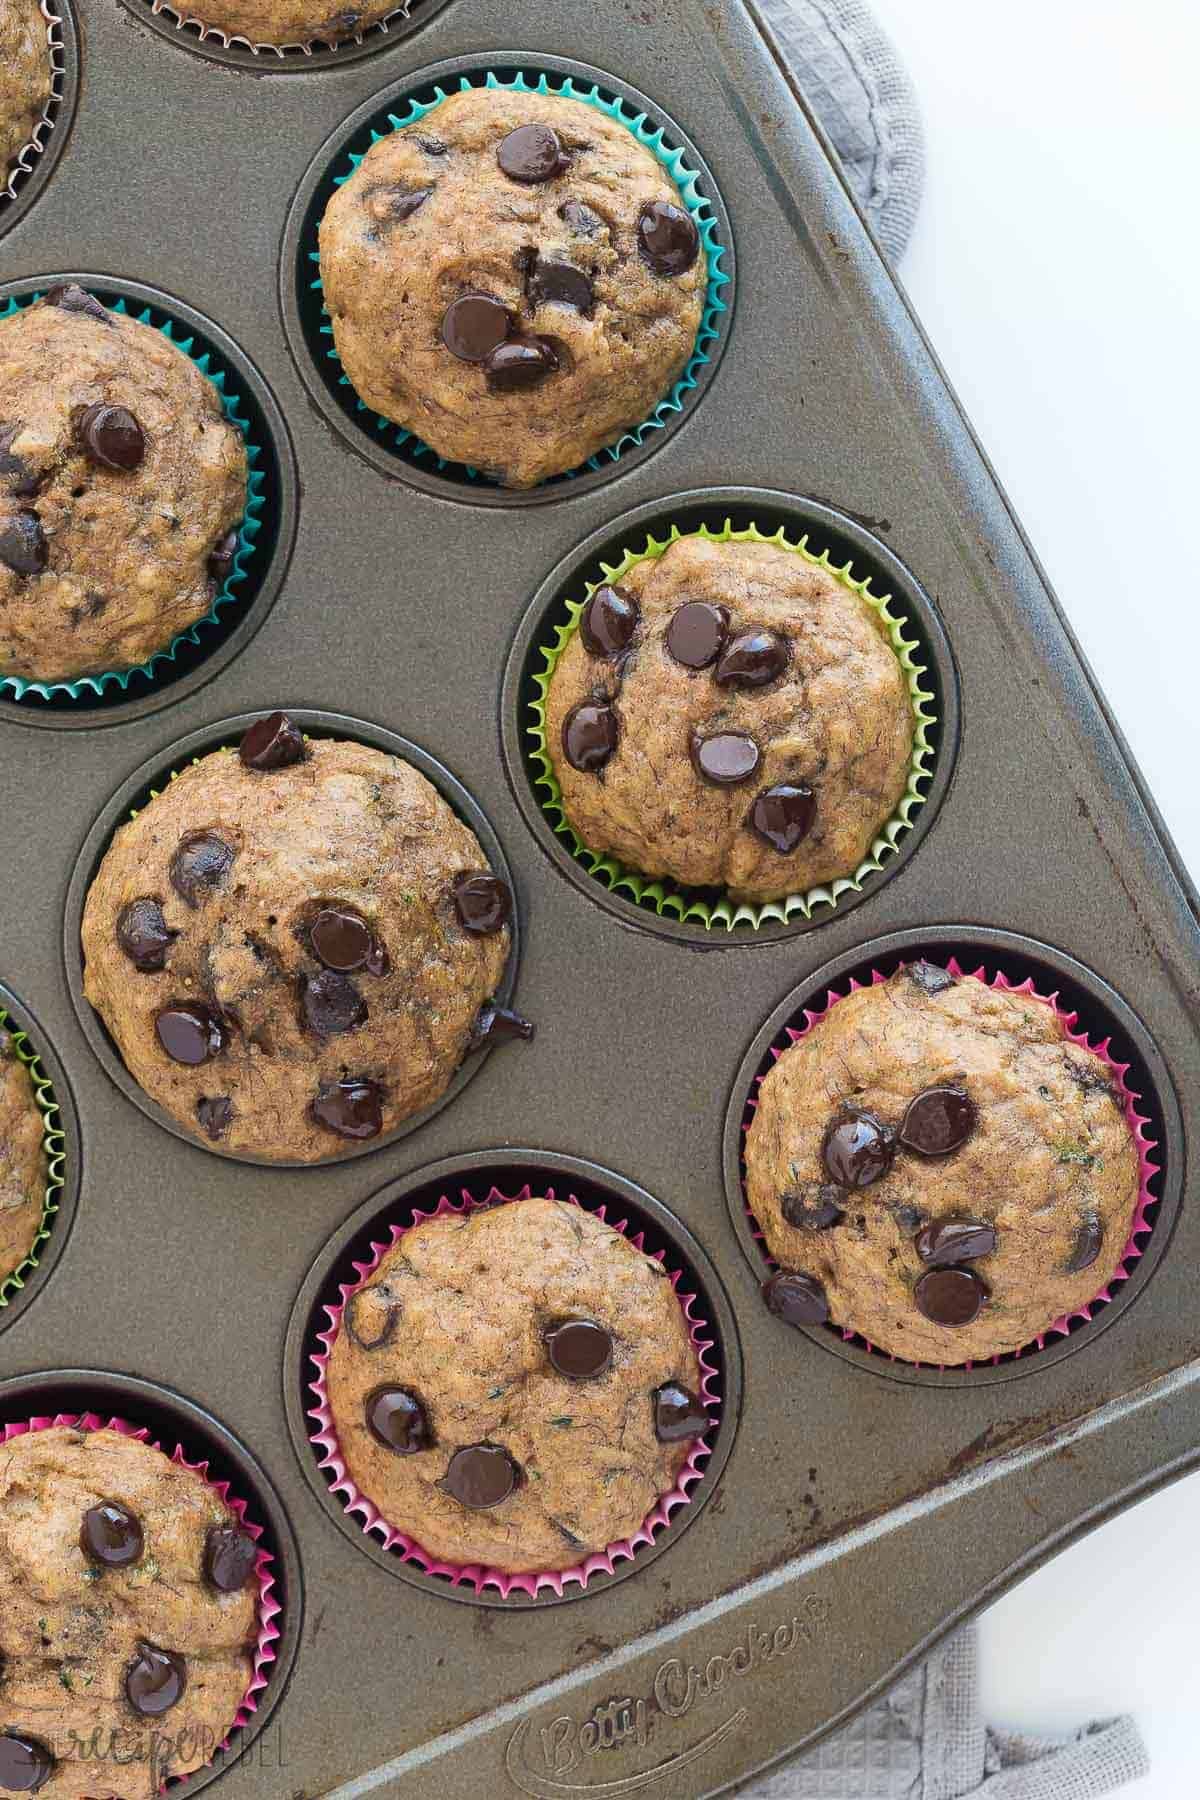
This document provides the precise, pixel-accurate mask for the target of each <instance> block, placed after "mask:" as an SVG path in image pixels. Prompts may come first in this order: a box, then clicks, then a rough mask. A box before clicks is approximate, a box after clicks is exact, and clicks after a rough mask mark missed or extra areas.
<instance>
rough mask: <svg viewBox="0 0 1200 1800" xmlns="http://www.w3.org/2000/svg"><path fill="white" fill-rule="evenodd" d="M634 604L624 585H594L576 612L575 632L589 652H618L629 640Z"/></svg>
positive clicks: (599, 654)
mask: <svg viewBox="0 0 1200 1800" xmlns="http://www.w3.org/2000/svg"><path fill="white" fill-rule="evenodd" d="M637 623H638V605H637V601H636V600H635V599H634V598H633V596H632V595H631V594H627V593H626V592H625V589H624V588H621V587H610V586H609V585H608V584H607V583H604V584H603V585H602V586H600V587H598V588H597V589H596V591H595V593H594V594H593V595H592V597H591V599H590V600H589V601H588V603H587V605H586V606H585V607H584V609H583V611H582V613H581V614H580V615H579V635H580V637H581V638H582V640H583V647H584V649H585V650H586V651H587V653H588V655H589V656H597V657H612V656H620V655H621V654H622V653H623V652H624V651H625V650H627V649H628V648H629V645H630V644H631V643H632V642H633V634H634V632H635V631H636V630H637Z"/></svg>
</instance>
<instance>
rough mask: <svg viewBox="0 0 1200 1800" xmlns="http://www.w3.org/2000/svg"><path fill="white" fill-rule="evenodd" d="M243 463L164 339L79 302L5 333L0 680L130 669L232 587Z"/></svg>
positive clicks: (216, 403) (15, 319)
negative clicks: (219, 592) (1, 677)
mask: <svg viewBox="0 0 1200 1800" xmlns="http://www.w3.org/2000/svg"><path fill="white" fill-rule="evenodd" d="M245 507H246V450H245V445H244V443H243V440H242V436H241V433H240V432H239V431H238V430H237V428H236V427H235V426H233V425H231V424H230V422H229V421H228V420H227V419H226V418H225V416H224V413H223V412H222V410H221V400H220V396H219V394H218V393H217V390H216V388H215V387H214V386H213V384H212V382H211V381H209V380H208V379H207V378H206V377H205V376H204V375H202V374H201V372H200V370H199V369H198V368H197V367H196V365H195V364H194V363H193V362H191V361H189V359H188V358H187V357H186V356H185V355H184V354H183V352H182V350H179V349H177V348H176V346H175V345H174V344H173V343H171V341H170V340H169V339H168V338H166V337H165V336H164V335H163V333H162V332H161V331H157V330H155V328H154V327H153V326H151V325H143V324H140V323H139V322H138V321H137V320H136V319H131V318H129V317H128V316H127V315H126V314H123V313H117V312H110V311H109V310H108V309H107V308H106V307H104V306H102V305H101V304H100V302H99V301H98V300H95V299H93V298H92V296H91V295H90V294H87V293H85V292H84V290H83V289H82V288H80V287H73V286H72V287H60V288H55V289H53V290H52V291H51V292H50V294H48V295H47V296H46V298H45V299H44V300H41V301H39V302H38V303H37V304H36V305H33V306H27V307H25V308H23V309H22V310H21V311H20V312H16V313H13V314H11V315H10V316H9V317H8V318H5V319H0V675H20V676H23V677H24V678H26V679H27V680H33V681H65V680H70V679H72V678H73V677H75V676H79V675H86V674H99V673H102V672H103V671H104V670H106V669H126V668H130V667H132V666H134V665H136V664H138V663H141V662H144V661H145V660H146V659H147V658H148V657H150V656H152V655H153V654H154V653H155V651H157V650H161V649H163V648H165V646H166V645H167V644H169V643H170V642H171V640H172V638H174V637H175V636H177V635H178V633H179V632H181V631H185V630H186V629H187V628H188V626H190V625H193V624H194V623H195V622H196V620H197V619H199V618H202V617H203V616H204V614H205V613H206V612H207V611H208V610H209V608H210V606H211V605H212V600H213V596H214V594H215V593H216V591H217V588H218V586H219V585H220V584H221V583H222V582H224V580H225V577H226V576H227V575H228V573H229V568H230V566H231V563H232V559H233V553H234V548H235V541H236V540H235V539H233V538H232V536H231V534H232V533H233V531H234V528H235V527H236V526H237V525H238V524H239V523H240V521H241V518H242V515H243V513H244V511H245Z"/></svg>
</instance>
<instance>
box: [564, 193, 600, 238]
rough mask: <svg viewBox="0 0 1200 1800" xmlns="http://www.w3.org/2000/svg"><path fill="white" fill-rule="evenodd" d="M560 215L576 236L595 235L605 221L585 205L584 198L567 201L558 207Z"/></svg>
mask: <svg viewBox="0 0 1200 1800" xmlns="http://www.w3.org/2000/svg"><path fill="white" fill-rule="evenodd" d="M558 216H559V218H560V219H561V220H562V222H563V224H564V225H566V226H567V228H568V229H569V230H570V231H573V232H574V233H575V235H576V237H595V235H596V233H597V232H598V231H599V229H600V227H601V226H602V225H603V223H604V220H603V219H602V218H601V217H600V215H599V214H598V213H594V212H593V211H592V209H591V207H590V206H585V205H584V204H583V202H582V200H567V201H565V202H564V203H563V205H562V206H560V207H559V209H558Z"/></svg>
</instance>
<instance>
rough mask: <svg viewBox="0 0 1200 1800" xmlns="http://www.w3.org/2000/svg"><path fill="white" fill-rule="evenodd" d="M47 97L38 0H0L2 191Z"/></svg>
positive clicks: (46, 55) (45, 37)
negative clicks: (15, 158)
mask: <svg viewBox="0 0 1200 1800" xmlns="http://www.w3.org/2000/svg"><path fill="white" fill-rule="evenodd" d="M49 98H50V38H49V33H48V28H47V24H46V19H45V16H44V15H43V13H42V10H41V8H40V7H39V5H38V3H37V0H0V193H2V192H3V189H4V186H5V183H6V181H7V178H8V174H9V165H10V164H11V162H12V160H13V158H14V157H15V156H17V155H18V154H19V152H20V151H21V150H23V149H24V148H25V145H26V144H28V143H29V142H30V140H31V138H32V137H33V134H34V132H35V130H36V129H37V123H38V120H39V119H40V118H41V116H42V114H43V113H44V112H45V110H46V103H47V101H48V100H49Z"/></svg>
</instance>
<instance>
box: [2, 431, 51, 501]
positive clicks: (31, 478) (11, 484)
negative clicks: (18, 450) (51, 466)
mask: <svg viewBox="0 0 1200 1800" xmlns="http://www.w3.org/2000/svg"><path fill="white" fill-rule="evenodd" d="M21 430H22V427H21V426H20V425H3V426H0V481H3V482H6V483H7V485H8V491H9V493H10V494H11V495H12V496H13V499H14V500H31V499H32V498H33V496H34V495H35V494H36V493H38V492H39V490H40V489H41V486H42V476H41V475H39V473H38V471H37V470H36V469H31V468H30V466H29V464H28V463H27V462H26V461H25V460H24V458H23V457H20V456H16V455H14V454H13V448H12V446H13V442H14V440H15V439H16V438H18V437H19V436H20V435H21Z"/></svg>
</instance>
